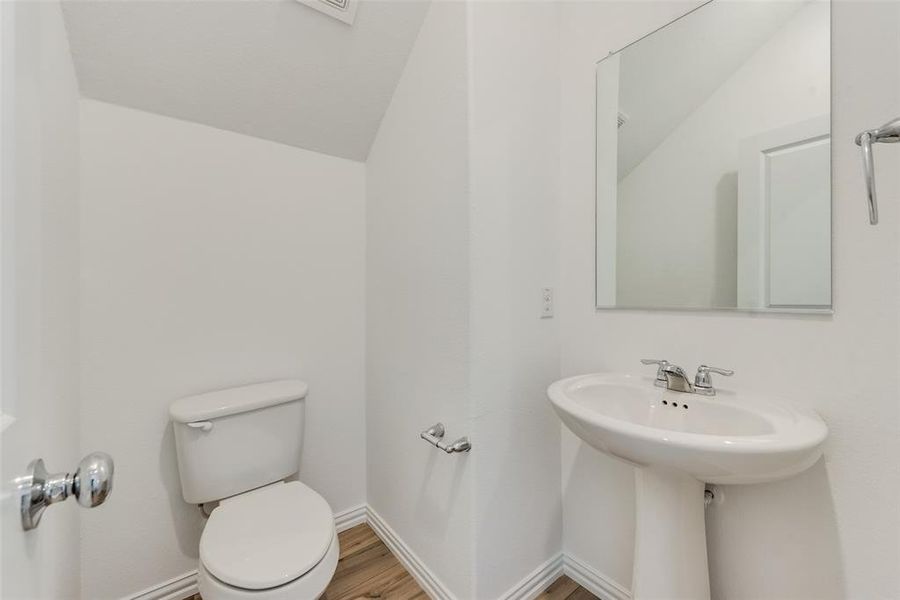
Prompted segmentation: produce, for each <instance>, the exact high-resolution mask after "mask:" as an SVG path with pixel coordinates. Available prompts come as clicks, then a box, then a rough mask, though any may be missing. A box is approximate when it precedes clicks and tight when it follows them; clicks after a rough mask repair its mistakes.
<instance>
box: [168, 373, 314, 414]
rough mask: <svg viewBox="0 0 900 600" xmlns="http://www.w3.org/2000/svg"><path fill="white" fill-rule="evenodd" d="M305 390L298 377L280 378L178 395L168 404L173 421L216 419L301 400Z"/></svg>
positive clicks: (304, 384) (306, 387)
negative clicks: (200, 392)
mask: <svg viewBox="0 0 900 600" xmlns="http://www.w3.org/2000/svg"><path fill="white" fill-rule="evenodd" d="M308 389H309V386H307V385H306V383H304V382H302V381H300V380H297V379H283V380H280V381H267V382H265V383H254V384H252V385H244V386H241V387H235V388H228V389H225V390H217V391H215V392H207V393H205V394H197V395H196V396H187V397H185V398H179V399H178V400H176V401H175V402H173V403H172V405H171V406H170V407H169V416H170V417H172V420H173V421H175V422H176V423H192V422H194V421H207V420H209V419H218V418H220V417H227V416H228V415H234V414H238V413H243V412H248V411H251V410H257V409H260V408H265V407H267V406H275V405H276V404H284V403H285V402H292V401H294V400H301V399H303V398H305V397H306V392H307V390H308Z"/></svg>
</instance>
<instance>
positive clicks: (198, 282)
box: [81, 100, 365, 599]
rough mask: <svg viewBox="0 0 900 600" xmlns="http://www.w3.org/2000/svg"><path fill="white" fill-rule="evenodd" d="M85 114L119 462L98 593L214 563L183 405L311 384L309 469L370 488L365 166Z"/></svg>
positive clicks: (95, 542) (95, 566) (98, 440)
mask: <svg viewBox="0 0 900 600" xmlns="http://www.w3.org/2000/svg"><path fill="white" fill-rule="evenodd" d="M81 117H82V144H81V152H82V198H83V203H82V213H81V228H82V244H81V250H82V280H81V284H82V290H81V309H82V310H81V327H82V331H83V333H84V335H83V336H82V344H81V352H82V356H81V360H82V402H83V412H82V439H83V445H84V448H85V449H93V448H101V449H103V450H106V451H108V452H109V453H111V454H112V455H113V456H114V457H115V460H116V490H115V493H114V494H113V496H112V498H111V500H110V502H109V506H108V507H107V510H104V511H97V512H96V513H95V512H93V511H92V512H89V513H85V514H84V515H83V517H82V537H83V558H84V576H83V586H82V597H83V598H92V599H93V598H97V599H100V598H115V597H122V596H125V595H127V594H130V593H133V592H136V591H137V590H140V589H142V588H145V587H147V586H150V585H154V584H158V583H160V582H162V581H165V580H166V579H168V578H171V577H174V576H176V575H179V574H181V573H184V572H186V571H189V570H192V569H194V568H196V561H197V551H198V540H199V535H200V531H201V528H202V525H203V520H202V519H201V517H200V513H199V511H198V510H197V508H196V507H194V506H191V505H188V504H185V503H184V501H183V499H182V497H181V489H180V484H179V481H178V473H177V467H176V463H175V451H174V446H173V439H172V430H171V426H170V425H169V421H168V412H167V410H168V406H169V404H170V403H171V402H172V401H173V400H175V399H176V398H179V397H180V396H183V395H186V394H192V393H196V392H201V391H204V390H211V389H216V388H222V387H228V386H232V385H236V384H243V383H248V382H253V381H261V380H266V379H274V378H283V377H297V378H301V379H303V380H305V381H307V382H308V383H309V386H310V393H309V396H308V397H307V399H306V423H305V439H304V448H303V457H302V467H301V471H300V478H301V479H302V480H303V481H305V482H306V483H308V484H309V485H310V486H312V487H313V488H314V489H316V490H317V491H319V492H320V493H321V494H322V495H324V496H325V498H326V499H327V500H328V501H329V503H330V504H331V507H332V509H333V510H334V511H336V512H339V511H342V510H346V509H348V508H350V507H355V506H357V505H359V504H361V503H363V502H364V500H365V459H364V452H365V417H364V414H365V405H364V358H363V350H364V308H363V307H364V305H365V289H364V281H365V273H364V260H365V256H364V253H365V225H364V222H365V208H364V192H365V171H364V165H362V164H360V163H356V162H352V161H348V160H344V159H337V158H333V157H329V156H325V155H321V154H316V153H314V152H310V151H306V150H300V149H297V148H293V147H290V146H283V145H279V144H276V143H272V142H268V141H263V140H259V139H256V138H251V137H246V136H242V135H239V134H234V133H230V132H225V131H221V130H217V129H212V128H209V127H205V126H201V125H196V124H191V123H186V122H183V121H177V120H174V119H170V118H166V117H160V116H156V115H152V114H149V113H143V112H139V111H135V110H132V109H125V108H121V107H116V106H113V105H108V104H103V103H100V102H96V101H89V100H85V101H83V102H82V104H81Z"/></svg>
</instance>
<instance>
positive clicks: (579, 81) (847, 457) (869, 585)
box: [559, 1, 900, 600]
mask: <svg viewBox="0 0 900 600" xmlns="http://www.w3.org/2000/svg"><path fill="white" fill-rule="evenodd" d="M693 6H696V3H673V2H640V3H632V2H603V3H572V4H567V5H565V7H564V10H563V34H562V40H563V43H562V60H561V65H562V78H563V79H562V90H563V91H562V98H561V101H562V111H561V112H562V151H561V165H562V179H561V189H562V193H561V198H562V203H563V206H562V224H561V252H562V254H561V265H562V275H561V276H562V290H561V292H562V293H561V294H560V297H559V310H560V316H561V326H562V342H563V346H562V370H563V374H564V375H571V374H575V373H583V372H591V371H624V372H643V373H644V374H645V375H648V376H649V375H652V373H648V372H645V371H642V370H641V367H640V366H639V365H638V359H640V358H642V357H654V358H668V359H669V360H672V361H675V362H677V363H679V364H682V365H683V366H685V367H686V368H688V369H691V368H693V367H694V366H696V365H697V364H699V363H700V362H711V363H713V364H718V365H720V366H725V367H733V368H734V369H735V370H736V371H737V374H736V375H735V377H734V378H732V379H729V380H728V381H727V382H722V385H723V386H725V387H728V388H734V389H747V390H755V391H760V392H766V391H768V392H773V391H777V394H778V395H779V396H783V397H787V398H790V399H793V400H795V401H797V402H800V403H801V404H804V405H807V406H811V407H814V408H815V409H816V410H817V411H818V412H819V413H820V414H821V415H822V416H823V418H824V419H825V420H826V421H827V423H828V425H829V427H830V431H831V433H830V438H829V441H828V442H827V444H826V448H825V458H824V460H822V461H820V462H819V463H818V464H817V465H815V466H814V467H813V468H812V469H811V470H810V471H808V472H807V473H805V474H803V475H801V476H799V477H796V478H794V479H791V480H788V481H783V482H777V483H771V484H767V485H759V486H747V487H737V486H732V487H727V488H725V503H724V504H722V505H721V506H717V507H715V508H714V509H712V511H711V512H710V513H709V515H708V519H707V523H708V539H709V552H710V559H711V560H710V566H711V579H712V589H713V597H716V598H729V599H730V600H735V599H742V598H745V599H748V600H749V599H751V598H752V599H758V598H767V599H784V600H787V599H790V600H820V599H825V598H859V599H863V598H866V599H871V598H896V597H898V596H900V581H898V575H897V570H896V566H897V564H898V563H900V547H898V546H900V538H898V536H897V532H898V530H900V514H898V512H897V506H896V498H897V497H898V496H900V473H898V471H897V469H896V468H894V466H893V463H892V462H891V461H890V460H889V459H886V458H885V457H892V456H897V455H898V453H900V435H898V431H900V415H898V406H900V404H898V369H897V366H898V358H900V353H898V325H900V323H898V316H897V308H898V300H900V292H898V277H897V269H898V260H897V245H898V241H900V240H898V227H897V224H898V220H900V217H898V208H897V207H898V206H900V175H898V170H897V169H890V168H884V167H882V168H881V169H880V171H879V175H878V176H879V186H880V191H881V198H882V200H881V202H882V210H883V211H884V212H883V222H882V224H881V225H880V226H879V227H877V228H872V227H870V226H869V225H868V223H867V219H866V212H865V207H864V204H863V197H864V187H863V186H864V182H863V179H862V172H861V169H860V163H859V156H858V149H857V147H856V146H855V145H854V144H853V143H852V139H853V137H854V136H855V135H856V133H858V132H859V131H860V130H862V129H865V128H868V127H873V126H876V125H875V124H878V123H882V122H884V121H886V120H888V119H889V118H892V117H894V116H896V112H897V106H900V81H898V78H896V77H890V76H888V77H885V76H883V75H882V74H884V73H891V74H896V73H897V72H898V70H900V47H898V44H900V35H898V33H900V4H897V3H890V2H864V1H860V2H843V1H840V2H835V4H834V17H833V21H832V22H833V27H834V29H833V44H834V46H833V48H834V55H833V81H834V88H833V89H834V102H833V110H832V113H833V119H834V127H833V139H834V140H835V144H834V154H833V159H834V165H833V169H834V182H833V190H834V224H835V232H834V236H835V237H834V239H835V242H834V244H835V245H834V250H835V262H834V275H835V288H834V292H835V314H834V316H833V317H815V316H807V317H797V316H790V317H788V316H781V317H779V316H766V315H750V314H730V313H672V312H639V311H600V312H597V311H595V310H594V309H593V302H592V299H593V293H592V287H593V283H594V282H593V278H592V276H591V275H590V274H591V273H592V269H593V262H592V261H593V251H594V229H593V223H592V217H593V214H594V208H593V187H594V186H593V146H594V144H593V142H594V140H593V108H594V107H593V103H594V101H593V97H594V96H593V85H594V68H593V63H594V61H595V60H596V59H597V58H599V57H602V56H605V55H606V54H607V53H608V52H609V51H610V50H615V49H617V48H619V47H621V46H623V45H624V44H626V43H628V42H630V41H632V40H634V39H636V38H637V37H639V36H641V35H643V34H645V33H647V32H649V31H651V30H653V29H654V28H656V27H658V26H660V25H662V24H664V23H665V22H667V21H669V20H670V19H671V18H673V17H675V16H677V15H679V14H681V13H683V12H685V11H686V10H687V9H689V8H692V7H693ZM873 57H877V60H874V59H873ZM879 150H880V151H881V153H880V155H879V159H880V161H881V163H880V164H881V165H883V166H884V165H891V164H897V162H896V161H898V160H900V149H898V148H894V147H890V146H884V147H881V148H879ZM648 385H649V379H648ZM563 472H564V474H563V494H564V499H563V507H564V531H565V533H564V545H565V548H566V550H567V551H568V552H570V553H572V554H573V555H576V556H578V557H580V558H582V559H583V560H585V561H586V562H588V563H589V564H590V565H591V566H592V567H594V568H595V569H597V570H598V571H600V572H602V573H605V574H606V575H608V576H610V577H612V578H614V579H616V580H618V581H619V582H621V583H623V584H625V585H628V584H629V583H630V579H631V576H630V572H631V554H632V539H633V508H632V505H633V500H634V498H633V477H632V471H631V468H630V467H627V466H625V465H623V464H621V463H617V462H614V461H613V460H612V459H609V458H606V457H605V456H602V455H601V454H599V453H597V452H595V451H593V450H591V449H589V448H587V447H586V446H585V445H583V444H581V443H580V442H579V441H578V440H577V439H576V438H574V436H572V435H571V434H570V433H568V432H564V434H563Z"/></svg>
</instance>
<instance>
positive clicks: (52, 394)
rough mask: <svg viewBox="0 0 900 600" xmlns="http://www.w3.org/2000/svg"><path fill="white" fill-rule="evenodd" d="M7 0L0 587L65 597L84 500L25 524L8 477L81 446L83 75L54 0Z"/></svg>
mask: <svg viewBox="0 0 900 600" xmlns="http://www.w3.org/2000/svg"><path fill="white" fill-rule="evenodd" d="M10 9H12V10H10ZM2 11H3V13H2V15H3V19H4V23H3V34H4V36H6V35H9V34H11V33H12V30H13V29H14V30H15V38H14V39H11V38H8V39H4V43H3V52H4V56H3V67H4V72H3V77H4V80H3V85H4V90H3V91H4V97H3V111H4V118H3V131H2V135H3V153H4V156H3V158H4V170H3V413H4V425H8V422H7V421H6V417H10V416H11V417H14V418H15V422H13V423H12V424H11V425H9V426H8V427H5V428H4V431H3V453H2V454H3V465H2V469H3V477H2V479H3V484H4V490H3V511H2V514H3V521H2V528H3V534H2V536H0V537H2V540H3V542H2V556H3V561H2V572H3V582H2V593H0V596H2V597H3V598H9V599H10V600H13V599H22V600H31V599H34V598H70V597H72V596H73V590H78V587H79V567H80V564H81V563H80V560H79V530H78V520H79V517H80V516H81V514H80V513H83V512H84V511H81V510H80V509H79V508H78V506H77V504H76V503H75V502H74V501H69V502H66V503H65V504H63V505H61V506H54V507H52V508H51V509H50V510H48V511H47V512H46V513H45V515H44V516H43V519H42V520H41V523H40V527H39V528H38V529H37V530H34V531H30V532H27V533H26V532H23V531H22V529H21V525H20V522H19V513H18V510H17V508H18V507H17V506H15V500H16V498H17V496H16V495H15V494H14V493H11V492H12V491H13V490H11V489H10V487H9V486H10V485H11V484H13V483H14V482H13V478H15V477H19V476H21V475H23V474H24V473H25V468H26V466H27V465H28V463H29V462H30V461H31V460H32V459H34V458H38V457H42V458H43V459H44V461H45V462H46V466H47V468H48V469H50V470H51V471H63V470H68V469H73V468H74V467H75V466H76V465H77V464H78V461H79V459H80V458H81V456H80V455H79V453H78V450H79V448H78V428H77V427H72V424H73V423H77V422H78V414H79V413H78V363H77V349H78V304H77V302H78V287H77V286H78V86H77V82H76V80H75V72H74V69H73V66H72V58H71V55H70V53H69V46H68V41H67V39H66V32H65V28H64V27H63V21H62V14H61V11H60V6H59V4H58V3H56V2H17V3H15V4H14V5H13V3H7V5H5V6H3V7H2ZM7 18H9V19H15V20H14V21H6V19H7ZM11 25H14V27H10V26H11ZM10 50H12V56H10V55H7V54H6V53H7V52H9V51H10ZM10 59H12V60H11V61H10ZM10 67H12V71H7V69H9V68H10ZM13 72H14V74H13ZM11 75H12V77H10V76H11ZM9 84H12V86H13V87H12V90H10V89H9V88H6V87H5V86H7V85H9ZM7 103H8V104H7ZM10 111H11V112H10ZM10 125H12V127H13V130H10V129H8V127H9V126H10ZM7 160H12V161H14V163H10V164H9V165H6V161H7ZM105 508H106V507H101V508H98V509H97V510H96V512H97V513H100V514H101V515H102V514H104V513H106V512H107V511H106V510H105ZM75 594H77V591H76V592H75Z"/></svg>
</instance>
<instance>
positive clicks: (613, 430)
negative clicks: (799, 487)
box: [547, 374, 828, 600]
mask: <svg viewBox="0 0 900 600" xmlns="http://www.w3.org/2000/svg"><path fill="white" fill-rule="evenodd" d="M547 395H548V396H549V398H550V401H551V403H552V404H553V408H554V409H555V410H556V413H557V414H558V415H559V417H560V419H561V420H562V421H563V423H565V424H566V426H568V427H569V429H571V430H572V432H573V433H575V435H577V436H578V437H580V438H581V439H582V440H584V441H585V442H587V443H588V444H590V445H591V446H593V447H594V448H597V449H598V450H601V451H602V452H605V453H606V454H609V455H612V456H615V457H617V458H620V459H623V460H625V461H627V462H629V463H631V464H632V465H634V466H635V467H637V469H636V470H635V482H636V501H637V506H636V511H635V515H636V528H635V536H636V537H635V544H634V574H633V582H632V597H633V598H634V600H682V599H683V600H705V599H708V598H709V572H708V566H707V555H706V525H705V521H704V504H703V496H704V484H705V483H720V484H746V483H760V482H765V481H773V480H776V479H783V478H786V477H790V476H792V475H795V474H797V473H799V472H801V471H803V470H805V469H807V468H809V467H810V466H812V465H813V463H815V462H816V461H817V460H818V458H819V456H821V454H822V443H823V442H824V441H825V437H826V436H827V435H828V428H827V427H826V426H825V423H824V422H823V421H822V419H821V418H819V416H818V415H816V414H815V413H814V412H812V411H808V410H803V409H800V408H796V407H792V406H790V405H789V404H788V403H784V402H778V401H776V400H773V399H768V398H762V397H759V396H756V395H752V394H743V393H730V392H722V391H720V392H719V395H717V396H712V397H705V396H700V395H697V394H686V393H680V392H672V391H668V390H664V389H660V388H657V387H654V385H653V379H652V378H651V379H647V378H642V377H633V376H629V375H617V374H594V375H581V376H578V377H570V378H568V379H562V380H560V381H557V382H556V383H554V384H552V385H551V386H550V388H549V389H548V390H547Z"/></svg>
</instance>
